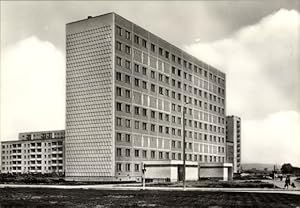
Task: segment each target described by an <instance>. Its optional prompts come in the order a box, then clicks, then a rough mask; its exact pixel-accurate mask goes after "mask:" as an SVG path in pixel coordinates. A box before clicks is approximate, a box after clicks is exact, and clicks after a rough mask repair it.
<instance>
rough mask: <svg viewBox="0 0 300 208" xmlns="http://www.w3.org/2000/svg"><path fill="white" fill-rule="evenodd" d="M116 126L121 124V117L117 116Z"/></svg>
mask: <svg viewBox="0 0 300 208" xmlns="http://www.w3.org/2000/svg"><path fill="white" fill-rule="evenodd" d="M117 126H122V119H121V118H117Z"/></svg>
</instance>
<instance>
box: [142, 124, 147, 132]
mask: <svg viewBox="0 0 300 208" xmlns="http://www.w3.org/2000/svg"><path fill="white" fill-rule="evenodd" d="M142 126H143V130H147V123H144V122H143V123H142Z"/></svg>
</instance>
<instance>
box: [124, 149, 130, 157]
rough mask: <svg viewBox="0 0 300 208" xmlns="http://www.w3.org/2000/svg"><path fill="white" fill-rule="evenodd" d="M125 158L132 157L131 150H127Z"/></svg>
mask: <svg viewBox="0 0 300 208" xmlns="http://www.w3.org/2000/svg"><path fill="white" fill-rule="evenodd" d="M125 156H126V157H130V149H126V150H125Z"/></svg>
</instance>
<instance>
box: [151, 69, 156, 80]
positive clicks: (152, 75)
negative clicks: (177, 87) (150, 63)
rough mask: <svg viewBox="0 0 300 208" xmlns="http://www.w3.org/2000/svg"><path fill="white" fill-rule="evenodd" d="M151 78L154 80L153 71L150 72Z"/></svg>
mask: <svg viewBox="0 0 300 208" xmlns="http://www.w3.org/2000/svg"><path fill="white" fill-rule="evenodd" d="M151 78H152V79H155V71H151Z"/></svg>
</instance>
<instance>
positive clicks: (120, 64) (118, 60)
mask: <svg viewBox="0 0 300 208" xmlns="http://www.w3.org/2000/svg"><path fill="white" fill-rule="evenodd" d="M116 59H117V65H119V66H122V59H121V57H118V56H117V58H116Z"/></svg>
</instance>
